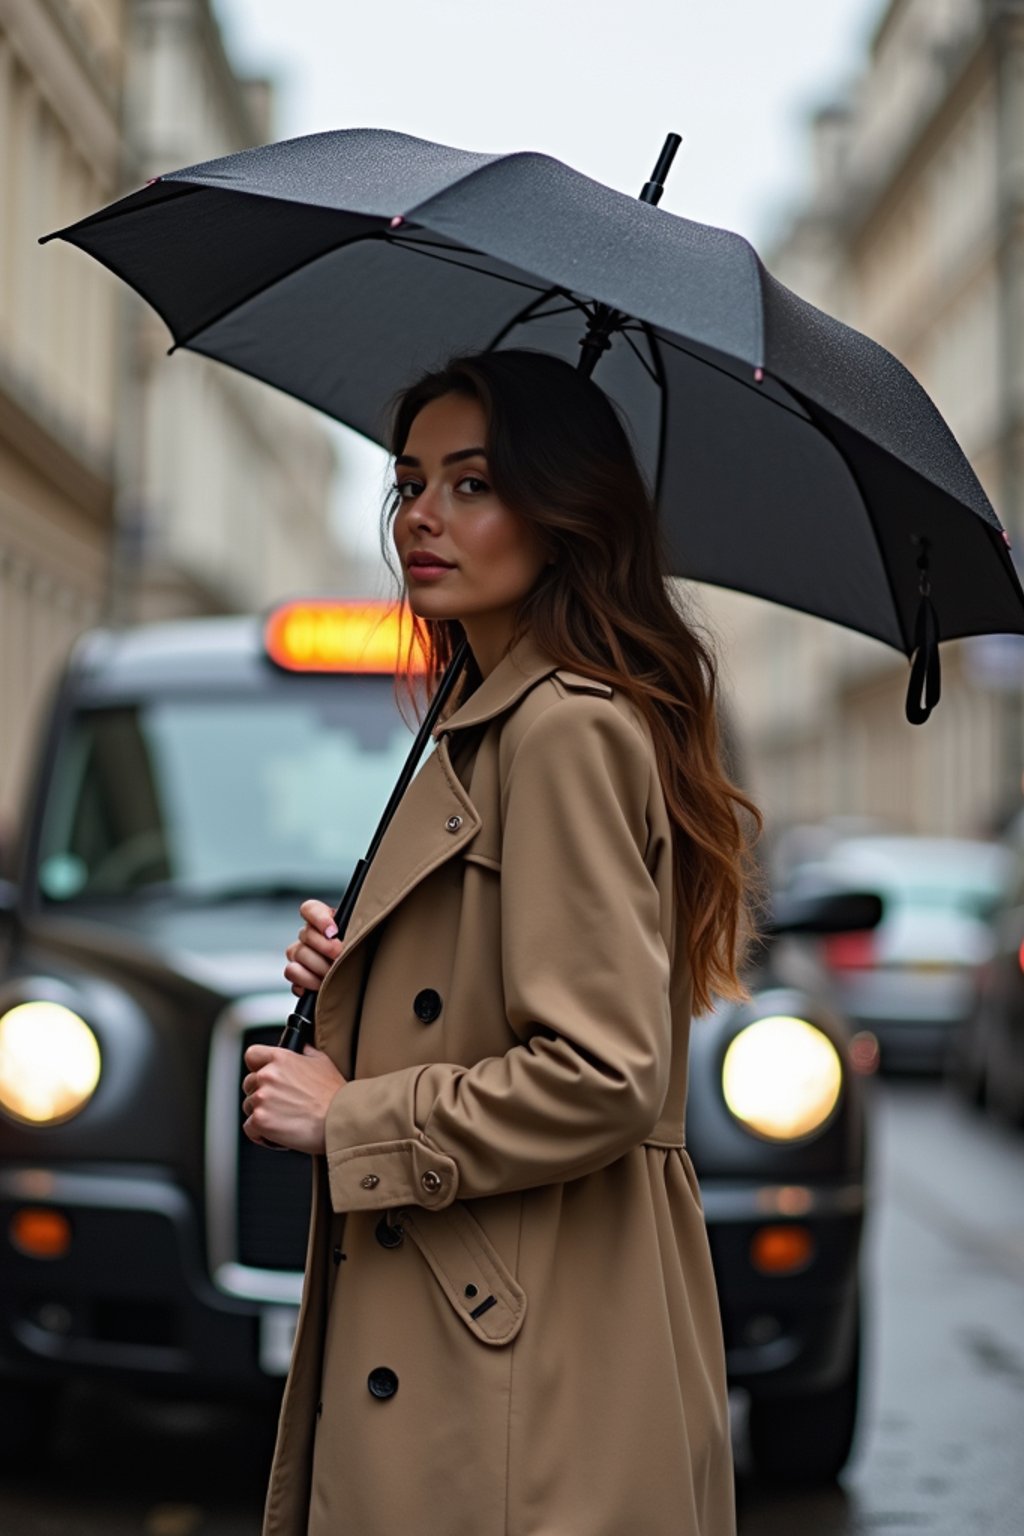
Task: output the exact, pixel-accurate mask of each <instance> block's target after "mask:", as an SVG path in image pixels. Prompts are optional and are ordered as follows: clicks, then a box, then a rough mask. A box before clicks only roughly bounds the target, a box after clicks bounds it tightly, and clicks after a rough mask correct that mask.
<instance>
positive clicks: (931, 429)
mask: <svg viewBox="0 0 1024 1536" xmlns="http://www.w3.org/2000/svg"><path fill="white" fill-rule="evenodd" d="M56 233H57V235H59V236H60V237H61V238H63V239H66V240H68V241H70V242H71V243H72V244H74V245H77V246H79V247H80V248H81V249H82V250H85V251H88V252H89V253H90V254H91V255H93V256H95V257H96V258H97V259H98V260H99V261H101V262H103V263H104V265H106V266H107V267H109V268H110V269H111V270H112V271H114V272H115V273H117V274H118V275H119V276H120V277H122V278H124V279H125V280H126V281H127V282H128V283H130V284H131V286H132V287H133V288H135V289H136V290H137V291H138V292H139V293H140V294H142V296H143V297H144V298H146V299H147V300H148V301H149V302H150V303H151V304H152V305H153V306H154V308H155V309H156V310H157V311H158V312H159V313H160V314H161V316H162V317H163V319H164V320H165V321H166V323H167V325H168V327H169V328H170V331H171V334H172V336H173V338H174V343H175V346H176V347H188V348H190V349H191V350H193V351H196V352H201V353H204V354H205V355H207V356H209V357H212V358H216V359H218V360H220V361H221V362H224V363H228V364H230V365H231V366H233V367H235V368H239V369H241V370H242V371H243V372H245V373H249V374H252V375H254V376H255V377H257V378H260V379H264V380H266V381H267V382H268V383H270V384H274V385H276V386H277V387H278V388H280V389H283V390H285V391H287V392H288V393H289V394H291V395H295V396H297V397H298V398H299V399H302V400H305V401H308V402H309V404H311V405H313V406H316V407H318V408H319V409H320V410H322V411H325V412H326V413H327V414H328V415H329V416H332V417H335V418H336V419H337V420H339V421H343V422H345V423H347V424H348V425H350V426H352V427H355V428H356V429H357V430H358V431H360V432H362V433H364V434H365V435H366V436H368V437H370V438H373V439H376V440H377V441H383V440H384V438H385V435H386V430H387V422H386V408H387V405H388V402H389V400H390V399H391V397H392V396H393V394H394V393H395V392H396V391H397V390H399V389H400V388H402V387H403V386H404V385H406V384H407V383H408V382H409V381H410V379H411V378H412V377H413V376H414V375H415V374H416V373H417V372H418V371H419V370H421V369H424V368H428V367H434V366H437V365H439V364H440V363H442V362H443V361H444V360H445V359H446V358H447V357H448V356H449V355H450V354H452V353H454V352H463V351H466V352H472V351H483V350H486V349H489V348H493V347H531V348H536V349H539V350H542V351H546V352H552V353H555V354H557V355H559V356H561V357H564V358H565V359H567V360H568V361H570V362H572V363H573V364H576V363H577V362H578V361H579V357H580V343H581V337H582V335H583V331H584V329H585V326H586V323H587V320H588V318H589V319H591V320H593V318H594V316H595V309H596V307H597V306H600V305H604V306H609V307H610V309H611V310H612V311H614V318H615V321H616V329H615V332H614V334H613V336H612V344H611V346H610V348H609V350H608V351H607V352H606V353H605V354H604V356H603V357H602V359H601V363H600V375H599V382H600V384H601V387H602V388H603V389H604V390H605V391H606V392H607V393H608V394H609V395H610V396H611V397H612V398H613V400H615V401H616V403H617V404H618V405H619V407H620V408H621V409H622V411H623V412H624V414H625V416H626V418H627V420H628V422H629V424H630V426H631V429H632V434H633V438H634V443H635V446H636V449H637V453H638V457H639V459H640V462H641V464H642V466H643V467H644V469H645V471H646V474H647V476H648V478H649V481H650V484H651V487H652V489H653V490H654V493H655V495H656V499H657V503H658V507H659V511H660V514H661V518H662V523H663V527H664V530H665V534H666V543H667V548H668V553H669V558H670V562H671V569H672V572H673V573H674V574H676V575H679V576H684V577H687V578H690V579H693V580H698V581H706V582H711V583H714V584H716V585H720V586H724V587H730V588H734V589H736V590H739V591H744V592H749V593H753V594H755V595H757V596H760V597H764V598H769V599H771V600H773V601H775V602H778V603H782V604H785V605H786V606H788V607H791V608H796V609H801V610H804V611H806V612H808V613H813V614H817V615H819V616H820V617H822V618H826V619H831V620H833V621H835V622H836V623H839V624H843V625H846V626H848V627H850V628H852V629H855V630H859V631H861V632H863V633H865V634H868V635H872V636H874V637H875V638H877V639H879V640H882V641H884V642H885V643H887V644H889V645H891V646H894V647H896V648H898V649H899V650H901V651H903V652H905V653H906V654H907V655H908V656H910V655H912V654H914V653H915V650H916V653H917V664H918V666H919V673H918V675H917V677H916V678H912V687H911V695H909V696H908V715H909V716H910V718H912V719H915V718H916V719H918V720H920V719H924V718H927V714H928V711H929V710H930V708H931V706H932V704H933V703H934V701H935V698H936V697H937V692H938V658H937V641H938V639H940V638H941V639H943V640H945V639H951V638H954V637H956V636H962V635H973V634H981V633H992V632H1013V633H1024V593H1022V591H1021V587H1020V583H1019V581H1018V579H1017V576H1016V573H1015V570H1014V566H1013V563H1012V560H1011V558H1010V554H1009V549H1008V541H1007V539H1006V535H1005V534H1004V532H1003V530H1002V527H1001V525H1000V523H999V520H998V518H997V517H996V515H995V512H994V511H993V509H992V507H991V505H990V503H989V501H988V499H987V498H986V496H985V493H984V492H983V490H982V489H981V486H980V484H979V483H978V480H977V477H976V476H975V475H974V473H973V471H972V469H971V467H970V465H969V464H968V462H967V460H966V458H965V456H964V454H963V452H962V451H961V449H960V447H959V445H958V444H957V442H956V439H955V438H954V436H953V434H952V433H951V432H950V430H949V428H948V427H947V426H946V424H945V422H944V421H943V419H942V417H941V415H940V413H939V411H938V410H937V409H936V407H935V405H934V404H933V403H932V401H931V400H930V398H929V397H928V395H927V394H926V393H925V391H924V390H923V389H922V388H921V386H920V385H919V384H918V383H917V382H916V380H915V379H914V378H913V376H912V375H911V374H910V373H909V372H908V371H907V370H906V369H905V368H904V367H903V366H902V365H901V364H900V363H899V362H898V361H897V360H896V359H895V358H894V357H893V356H892V355H891V354H890V353H888V352H887V351H886V350H885V349H884V348H883V347H881V346H879V345H878V344H877V343H875V342H873V341H871V340H869V339H868V338H867V337H866V336H863V335H862V334H860V333H859V332H857V331H855V330H852V329H851V328H850V327H848V326H845V325H843V324H841V323H840V322H839V321H837V320H835V319H833V318H832V317H830V316H829V315H826V314H824V313H823V312H822V311H821V310H818V309H816V308H815V307H814V306H813V305H811V304H808V303H807V302H805V301H804V300H802V299H800V298H798V297H797V296H796V295H795V294H794V293H792V292H791V291H790V290H789V289H787V288H785V287H784V286H783V285H782V284H781V283H779V282H777V281H776V280H775V279H774V278H773V277H772V276H771V275H770V274H769V273H768V272H767V271H766V269H765V268H764V266H763V265H762V263H761V262H760V260H759V259H758V256H757V254H756V252H755V251H754V249H753V248H752V247H751V246H750V245H749V244H748V242H747V241H746V240H744V239H743V238H742V237H741V236H739V235H735V234H731V233H729V232H727V231H724V230H720V229H713V228H710V227H708V226H705V225H701V224H696V223H693V222H691V221H690V220H687V219H683V218H679V217H676V216H674V215H672V214H669V213H666V212H664V211H663V210H661V209H658V208H657V207H656V206H654V205H653V204H651V203H645V202H642V201H636V200H634V199H633V198H630V197H627V196H625V195H624V194H621V193H618V192H615V191H612V190H611V189H610V188H608V187H605V186H603V185H602V184H601V183H599V182H596V181H593V180H591V179H590V178H589V177H586V176H583V175H581V174H579V173H578V172H576V171H574V170H572V169H570V168H569V167H568V166H566V165H563V164H562V163H561V162H560V161H558V160H554V159H552V158H550V157H548V156H545V155H540V154H533V153H522V154H511V155H485V154H473V153H469V152H467V151H465V150H459V149H453V148H449V147H447V146H445V145H440V144H433V143H429V142H427V141H425V140H421V139H416V138H412V137H409V136H408V135H405V134H399V133H391V132H386V131H382V130H375V129H351V130H343V131H338V132H333V133H320V134H313V135H311V136H308V137H305V138H299V139H291V140H287V141H285V142H282V143H277V144H270V145H267V146H265V147H263V148H258V149H251V150H245V151H243V152H241V153H239V154H234V155H227V156H225V157H223V158H222V159H219V160H212V161H208V162H205V163H204V164H201V165H195V166H190V167H188V168H187V169H185V170H181V171H175V172H174V173H173V174H171V175H167V176H162V177H160V178H158V179H157V180H156V181H155V182H153V183H151V184H150V185H148V186H146V187H145V188H143V189H142V190H140V191H138V192H135V193H133V194H131V195H130V196H128V197H125V198H123V199H122V200H121V201H119V202H117V203H114V204H113V205H111V206H110V207H108V208H105V209H103V210H101V211H100V212H98V213H95V214H92V215H91V216H89V217H87V218H85V219H82V220H81V221H80V222H78V223H77V224H74V225H71V226H70V227H69V228H67V229H64V230H60V231H58V232H56ZM46 238H47V239H50V238H54V236H47V237H46ZM600 313H601V314H603V313H604V312H603V311H601V312H600ZM923 690H924V691H925V692H926V695H927V697H926V702H925V703H924V705H923V707H922V702H921V701H922V691H923Z"/></svg>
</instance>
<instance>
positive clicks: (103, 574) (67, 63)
mask: <svg viewBox="0 0 1024 1536" xmlns="http://www.w3.org/2000/svg"><path fill="white" fill-rule="evenodd" d="M270 106H271V98H270V91H269V87H268V86H267V83H266V82H264V81H245V80H242V79H239V78H238V76H237V75H236V74H235V73H234V71H233V70H232V68H231V65H230V62H229V60H228V58H227V56H226V54H225V51H224V46H223V43H222V40H221V36H220V33H219V30H218V28H217V26H216V23H215V19H214V16H213V12H212V9H211V4H210V0H0V720H2V721H3V726H2V746H0V864H2V862H3V859H4V850H5V847H9V846H10V843H11V840H12V835H13V833H12V821H13V818H14V817H15V816H16V811H17V806H18V804H19V803H20V798H21V794H22V790H23V785H24V779H25V775H26V773H27V772H29V771H30V763H29V759H30V754H31V750H32V743H33V741H34V738H35V730H36V723H37V720H38V716H39V711H40V708H41V705H42V702H43V700H44V699H45V697H46V694H47V692H48V689H49V688H50V686H51V685H52V682H53V679H54V677H55V674H56V672H57V670H58V668H59V665H60V663H61V662H62V661H63V659H64V657H65V656H66V654H67V651H68V648H69V646H70V645H71V643H72V642H73V640H74V638H75V636H76V635H78V634H79V633H80V632H81V631H82V630H83V629H85V628H88V627H90V626H92V625H94V624H97V623H111V622H112V623H121V622H130V621H133V620H137V619H142V618H151V617H163V616H170V615H177V614H194V613H214V612H229V611H233V610H245V609H259V608H261V607H263V606H265V605H267V604H269V603H270V602H272V601H273V600H275V599H276V598H279V597H281V596H285V595H294V594H295V593H296V592H305V591H314V592H317V591H323V590H329V589H331V588H332V587H339V586H343V585H344V582H345V560H344V556H343V554H342V551H341V550H340V549H339V547H338V544H337V542H336V540H335V538H334V537H333V536H332V534H331V532H330V528H329V497H330V486H331V480H332V476H333V471H334V451H333V448H332V446H331V442H330V438H329V437H328V435H327V433H326V432H325V431H324V430H323V428H322V426H321V425H320V424H319V423H318V422H317V420H316V417H315V416H314V414H313V413H312V412H311V411H309V410H308V408H306V407H303V406H300V405H299V404H298V403H297V402H295V401H292V400H289V399H287V398H286V397H284V396H283V395H280V394H278V393H277V392H275V391H272V390H270V389H269V388H267V387H266V386H265V385H261V384H258V383H256V382H255V381H253V380H250V379H245V378H242V377H241V376H239V375H238V374H235V373H233V372H232V371H231V370H229V369H227V368H223V367H219V366H218V365H216V364H213V363H209V362H207V361H206V360H205V359H202V358H199V357H197V356H193V355H192V354H190V353H188V352H184V351H182V352H179V353H177V354H176V355H175V356H174V358H172V359H168V358H167V356H166V352H167V347H168V344H169V337H168V335H167V332H166V329H165V328H164V326H163V325H162V323H161V322H160V321H159V320H157V318H156V317H155V315H153V314H152V313H151V312H150V311H148V310H147V309H146V306H145V305H143V304H142V302H141V301H140V300H138V299H136V298H135V296H134V295H132V294H131V293H129V292H128V291H127V289H126V288H125V287H124V285H122V284H120V283H118V282H117V281H116V280H115V279H113V278H112V277H110V276H109V275H108V274H107V273H106V271H105V270H104V269H103V268H102V267H100V266H99V265H98V264H97V263H96V262H94V261H92V260H91V259H90V258H89V257H87V256H85V255H84V254H83V253H81V252H80V251H77V250H74V249H72V248H71V247H70V246H66V245H64V244H63V243H62V242H60V241H53V242H51V243H50V244H48V245H47V246H46V247H45V248H43V249H40V247H39V246H38V244H37V241H38V238H39V236H40V235H41V234H44V233H46V232H48V231H50V230H54V229H58V228H61V227H62V226H64V225H67V224H70V223H72V222H74V221H75V220H76V219H78V218H80V217H81V216H83V215H84V214H86V213H88V212H90V211H91V210H93V209H95V208H97V207H99V206H101V205H102V204H103V203H105V202H110V201H112V200H113V199H114V198H116V197H118V196H120V195H122V194H123V193H124V192H126V191H128V190H130V189H131V188H132V187H134V186H138V185H140V184H141V182H142V181H143V180H144V179H146V178H147V177H149V176H153V175H157V174H159V173H160V172H161V171H166V170H171V169H174V168H176V167H178V166H181V165H185V164H188V163H190V162H192V161H197V160H203V159H207V158H211V157H213V156H215V155H218V154H222V153H226V152H228V151H230V150H235V149H239V148H242V147H245V146H246V145H249V144H253V143H258V142H262V141H265V140H266V139H268V138H271V137H272V136H273V134H272V126H271V123H270Z"/></svg>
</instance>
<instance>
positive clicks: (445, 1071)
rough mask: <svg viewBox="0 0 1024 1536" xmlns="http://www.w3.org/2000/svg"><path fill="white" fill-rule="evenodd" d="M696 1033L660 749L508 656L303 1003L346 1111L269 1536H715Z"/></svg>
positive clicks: (711, 1343)
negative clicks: (691, 1127)
mask: <svg viewBox="0 0 1024 1536" xmlns="http://www.w3.org/2000/svg"><path fill="white" fill-rule="evenodd" d="M690 1003H691V985H690V979H689V976H688V971H687V965H686V961H685V958H684V955H683V952H682V946H677V944H676V943H675V934H674V927H673V895H672V871H671V843H670V826H669V821H668V817H667V813H666V809H665V804H664V799H663V796H662V792H661V787H660V783H659V780H658V774H657V769H656V765H655V760H654V753H653V747H652V744H651V741H650V737H649V735H648V733H647V731H646V729H645V728H644V727H643V725H642V724H641V723H640V722H639V718H638V716H637V715H636V714H635V713H634V711H633V709H632V707H631V706H630V705H629V704H628V702H627V701H625V700H624V699H623V698H622V697H620V696H619V695H617V694H614V693H613V692H612V690H611V689H610V688H608V687H606V686H605V685H604V684H601V683H598V682H595V681H593V680H591V679H588V678H585V677H580V676H577V675H575V674H572V673H567V672H564V671H558V670H556V668H555V666H554V664H553V663H552V662H550V661H549V660H547V659H546V658H545V657H544V656H542V655H541V654H539V653H538V651H537V650H536V648H535V647H534V645H533V643H532V641H530V640H529V639H527V640H526V641H523V642H521V643H520V644H519V645H518V646H517V647H516V648H515V649H514V650H513V651H512V652H510V653H509V655H508V656H507V657H506V658H505V659H504V660H503V661H502V662H501V663H500V665H499V666H498V667H497V668H496V669H495V670H494V671H493V672H492V673H491V674H490V675H489V676H488V677H487V678H486V679H485V680H484V682H483V683H482V684H481V686H480V687H479V688H478V689H477V690H476V692H475V693H474V694H473V695H472V696H471V697H470V698H469V699H468V700H467V701H466V702H465V703H464V704H463V705H462V706H461V707H460V708H459V709H458V710H457V711H456V712H455V713H454V714H453V715H452V716H451V717H450V719H449V720H448V721H447V723H446V724H445V726H444V728H443V731H442V734H441V735H440V738H439V742H438V746H437V750H436V751H435V752H434V753H433V754H432V755H431V757H430V758H428V760H427V761H426V763H425V764H424V766H423V768H422V769H421V771H420V773H419V775H418V776H417V778H416V779H415V780H414V782H413V785H412V786H411V788H410V790H409V792H408V793H407V795H406V797H405V799H404V801H403V803H402V805H401V808H400V810H399V812H398V814H397V817H396V819H395V820H394V822H393V823H392V825H391V828H390V830H389V832H388V833H387V836H386V838H385V841H384V843H383V845H382V847H381V850H380V853H379V855H378V858H377V860H376V862H375V864H374V866H373V869H372V872H371V874H370V875H369V877H368V880H367V883H366V885H365V887H364V889H363V892H362V894H361V896H360V900H359V903H358V906H357V908H356V911H355V914H354V916H353V919H352V923H351V925H350V929H349V937H348V940H347V943H346V947H345V951H344V953H343V955H342V957H341V958H340V960H338V961H337V962H336V964H335V966H334V967H333V969H332V970H331V972H330V973H329V975H328V976H327V978H326V979H325V982H324V984H323V986H322V988H321V991H320V996H319V1000H318V1006H317V1017H316V1038H317V1043H318V1045H319V1046H320V1047H321V1048H322V1049H323V1050H324V1051H326V1052H327V1053H328V1054H329V1055H330V1056H331V1057H332V1059H333V1060H334V1061H335V1063H336V1064H337V1065H338V1067H339V1068H340V1070H341V1071H342V1072H343V1073H345V1074H346V1076H353V1077H354V1080H353V1081H351V1082H350V1083H349V1084H348V1085H347V1086H345V1087H343V1088H342V1089H341V1090H340V1091H339V1092H338V1094H337V1095H336V1097H335V1099H334V1101H333V1103H332V1105H331V1108H330V1111H329V1113H328V1117H327V1128H326V1141H327V1152H326V1157H325V1158H317V1159H314V1173H315V1199H314V1213H313V1221H312V1230H311V1234H310V1245H309V1255H308V1260H307V1274H306V1284H305V1291H304V1299H303V1305H302V1312H301V1315H300V1320H299V1329H298V1335H297V1339H296V1345H295V1353H294V1357H293V1362H292V1369H291V1374H290V1376H289V1379H288V1383H287V1387H286V1393H285V1400H284V1404H283V1407H282V1412H281V1421H280V1426H279V1431H278V1442H277V1449H276V1452H275V1458H274V1466H273V1471H272V1474H271V1482H270V1489H269V1493H268V1499H267V1513H266V1524H265V1532H266V1536H300V1533H306V1532H307V1530H308V1532H309V1533H310V1536H626V1533H634V1532H635V1533H636V1536H698V1533H699V1536H732V1533H733V1532H734V1530H735V1520H734V1510H733V1476H732V1463H731V1452H730V1443H729V1421H728V1406H727V1396H726V1381H725V1367H724V1355H723V1348H722V1336H721V1323H720V1317H719V1311H718V1304H717V1298H716V1294H715V1287H714V1281H713V1276H712V1270H711V1262H710V1254H709V1250H708V1242H707V1236H706V1232H705V1228H704V1222H703V1217H702V1213H701V1206H700V1198H699V1195H698V1190H697V1184H696V1181H695V1178H694V1173H693V1167H692V1164H691V1163H690V1160H689V1156H688V1154H687V1153H686V1151H685V1150H684V1147H683V1109H684V1103H685V1097H686V1069H687V1043H688V1032H689V1025H690ZM357 1021H358V1022H357ZM353 1050H354V1052H355V1061H354V1063H353V1060H352V1056H353Z"/></svg>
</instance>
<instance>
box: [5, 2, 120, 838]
mask: <svg viewBox="0 0 1024 1536" xmlns="http://www.w3.org/2000/svg"><path fill="white" fill-rule="evenodd" d="M125 24H126V14H125V6H124V4H123V3H122V0H74V3H72V0H0V720H2V722H3V724H2V726H0V731H2V738H0V739H2V746H0V854H2V852H3V848H4V845H5V844H6V843H9V841H10V839H11V837H12V832H13V829H12V827H11V819H12V817H13V815H14V811H15V806H16V804H17V796H18V793H19V789H20V785H21V783H22V781H23V778H24V774H25V772H26V771H27V766H28V755H29V752H30V750H31V741H32V736H33V732H32V729H31V727H32V723H33V722H34V721H35V719H36V717H37V715H38V711H39V708H40V704H41V701H42V699H43V697H44V695H45V691H46V689H47V687H48V686H49V684H50V682H51V680H52V678H53V675H54V671H55V669H56V667H57V665H58V664H59V662H60V660H61V659H62V658H63V656H64V655H65V654H66V652H67V649H68V646H69V645H70V643H71V641H72V640H73V638H74V637H75V635H76V634H78V633H79V632H80V631H81V630H82V629H83V628H86V627H87V626H88V625H90V624H94V623H96V622H98V621H99V619H100V618H101V616H102V614H103V613H104V611H105V607H106V602H107V594H108V591H109V582H110V569H111V567H110V557H111V548H112V534H113V517H114V502H115V457H116V455H115V437H116V430H115V424H116V404H117V373H118V361H119V357H118V336H117V322H116V316H117V294H116V292H115V289H116V284H115V283H114V281H113V279H111V278H109V277H108V276H107V274H106V273H105V272H103V271H102V270H101V269H100V268H99V267H98V266H97V265H96V264H95V263H94V262H89V261H85V260H83V259H82V257H81V256H80V255H79V254H78V253H77V252H75V251H72V250H71V249H70V248H65V247H60V246H59V244H58V245H57V246H56V247H50V248H48V249H47V251H45V252H43V251H41V250H40V249H39V247H38V245H37V244H36V241H37V239H38V237H39V236H40V235H41V234H43V233H45V232H46V231H47V230H50V229H54V228H57V227H59V226H60V225H62V224H66V223H70V222H71V221H73V220H74V219H76V218H79V217H81V216H82V215H83V214H85V213H87V212H88V211H89V210H90V209H92V208H95V207H97V206H98V205H99V204H101V203H103V202H106V201H109V200H110V199H111V198H112V197H114V196H116V194H117V191H118V189H119V187H120V185H121V182H122V178H123V175H124V146H123V142H122V135H121V123H120V101H121V86H122V80H123V76H124V47H125Z"/></svg>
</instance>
